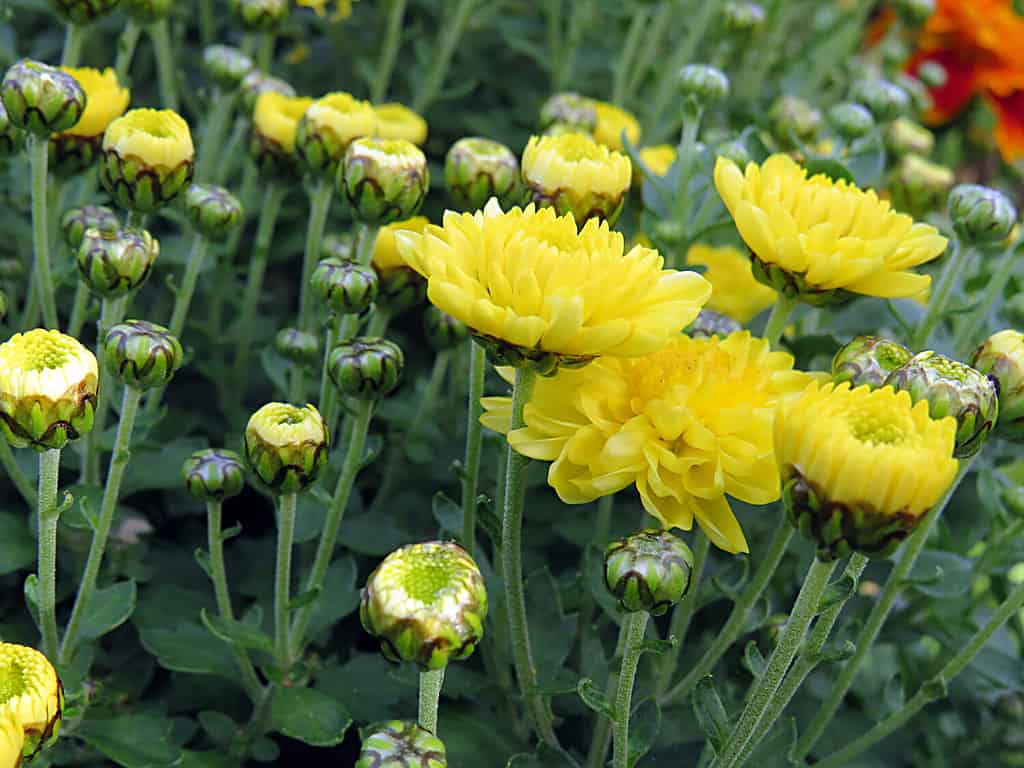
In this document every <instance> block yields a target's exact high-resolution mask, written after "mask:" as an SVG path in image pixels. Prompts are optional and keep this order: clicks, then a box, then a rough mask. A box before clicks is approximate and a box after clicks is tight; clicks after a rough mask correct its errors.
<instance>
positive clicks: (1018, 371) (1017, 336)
mask: <svg viewBox="0 0 1024 768" xmlns="http://www.w3.org/2000/svg"><path fill="white" fill-rule="evenodd" d="M971 366H972V367H974V368H975V369H976V370H978V371H981V372H982V373H984V374H987V375H988V376H989V377H990V378H993V379H995V380H996V383H997V384H998V385H999V386H998V390H999V421H998V422H997V423H996V430H997V434H998V435H999V436H1000V437H1003V438H1005V439H1007V440H1012V441H1014V442H1017V443H1020V442H1024V334H1022V333H1021V332H1020V331H1013V330H1005V331H999V332H998V333H994V334H992V335H991V336H989V337H988V339H986V341H985V343H984V344H982V345H981V346H980V347H978V349H977V350H976V351H975V352H974V356H973V357H971Z"/></svg>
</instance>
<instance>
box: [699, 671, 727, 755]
mask: <svg viewBox="0 0 1024 768" xmlns="http://www.w3.org/2000/svg"><path fill="white" fill-rule="evenodd" d="M693 713H694V715H695V716H696V718H697V724H698V725H699V726H700V729H701V731H702V732H703V733H704V736H705V737H707V740H708V741H709V742H710V743H711V748H712V749H714V750H715V754H721V753H722V748H723V747H724V746H725V745H726V743H727V742H728V741H729V715H728V714H727V713H726V711H725V705H724V704H722V699H721V697H720V696H719V695H718V691H717V690H716V689H715V683H714V681H713V680H712V679H711V675H705V676H704V677H703V678H702V679H701V681H700V682H699V683H697V687H696V688H695V689H694V691H693Z"/></svg>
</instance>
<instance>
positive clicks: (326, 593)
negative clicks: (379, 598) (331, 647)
mask: <svg viewBox="0 0 1024 768" xmlns="http://www.w3.org/2000/svg"><path fill="white" fill-rule="evenodd" d="M357 572H358V568H357V566H356V561H355V559H354V558H352V557H351V556H349V555H345V556H344V557H341V558H339V559H337V560H335V561H334V562H333V563H331V565H330V567H329V568H328V569H327V576H326V578H325V579H324V587H323V589H322V590H321V592H320V594H321V596H322V597H323V599H321V600H319V601H318V602H317V603H316V604H315V605H314V607H313V615H312V617H311V618H310V620H309V635H310V636H312V635H315V634H316V633H318V632H320V631H322V630H324V629H327V628H328V627H332V626H334V625H335V624H337V623H338V622H339V621H341V620H342V619H344V618H345V617H347V616H349V615H351V614H352V613H353V612H355V610H356V609H357V608H358V607H359V590H358V589H357V588H356V576H357Z"/></svg>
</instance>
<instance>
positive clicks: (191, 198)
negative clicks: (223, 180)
mask: <svg viewBox="0 0 1024 768" xmlns="http://www.w3.org/2000/svg"><path fill="white" fill-rule="evenodd" d="M182 199H183V201H184V204H185V213H186V214H188V220H189V222H190V223H191V224H192V226H193V227H194V228H195V230H196V231H197V232H199V234H201V235H202V236H203V237H205V238H207V239H208V240H215V241H218V242H222V241H224V240H226V239H227V237H228V235H230V234H231V233H232V232H233V231H234V230H235V229H237V228H238V225H239V224H241V223H242V203H241V202H239V200H238V198H237V197H235V196H234V195H233V194H231V193H230V192H229V191H228V190H226V189H224V187H218V186H217V185H216V184H191V185H189V187H188V188H187V189H186V190H185V194H184V195H183V196H182Z"/></svg>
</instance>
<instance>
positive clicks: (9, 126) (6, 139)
mask: <svg viewBox="0 0 1024 768" xmlns="http://www.w3.org/2000/svg"><path fill="white" fill-rule="evenodd" d="M24 143H25V136H24V134H23V133H22V132H21V129H20V128H18V126H16V125H15V124H14V123H12V122H11V118H10V116H9V115H8V114H7V107H5V106H4V103H3V101H0V157H10V156H11V155H16V154H18V153H19V152H20V151H21V146H22V144H24Z"/></svg>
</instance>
